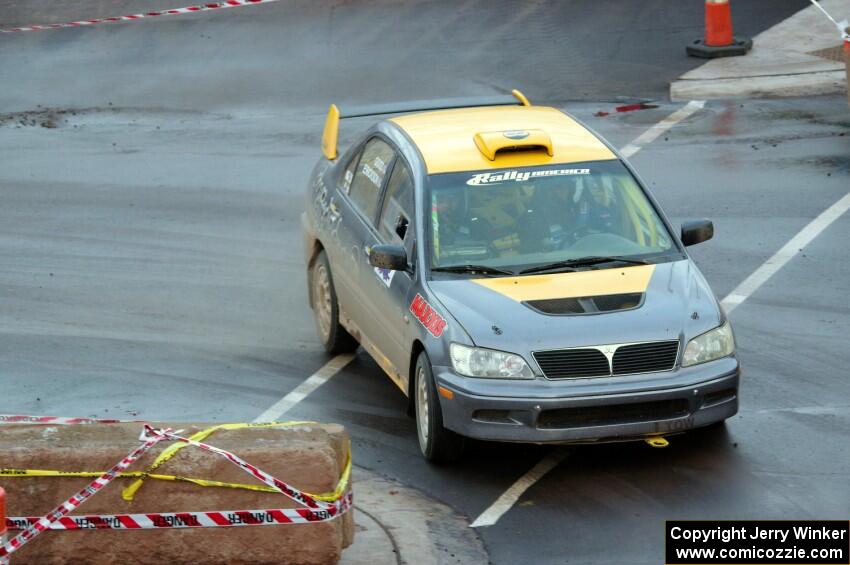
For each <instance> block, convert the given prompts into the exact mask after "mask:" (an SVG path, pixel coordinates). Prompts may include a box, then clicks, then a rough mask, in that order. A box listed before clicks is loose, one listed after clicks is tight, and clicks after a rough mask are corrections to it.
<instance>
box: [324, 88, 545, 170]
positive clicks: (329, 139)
mask: <svg viewBox="0 0 850 565" xmlns="http://www.w3.org/2000/svg"><path fill="white" fill-rule="evenodd" d="M516 105H521V106H531V103H530V102H529V101H528V98H526V97H525V95H524V94H523V93H522V92H520V91H519V90H516V89H514V90H512V91H511V94H510V96H508V95H504V96H479V97H471V98H438V99H434V100H418V101H410V102H393V103H389V104H372V105H368V106H361V107H359V108H353V109H352V111H350V112H346V113H345V114H342V113H340V111H339V108H337V106H336V104H331V107H330V109H329V110H328V117H327V118H326V119H325V131H324V133H323V134H322V153H324V155H325V157H326V158H327V159H329V160H331V161H333V160H334V159H336V158H337V142H338V141H339V120H340V119H342V118H362V117H366V116H381V115H385V114H404V113H408V112H424V111H427V110H448V109H452V108H475V107H480V106H516Z"/></svg>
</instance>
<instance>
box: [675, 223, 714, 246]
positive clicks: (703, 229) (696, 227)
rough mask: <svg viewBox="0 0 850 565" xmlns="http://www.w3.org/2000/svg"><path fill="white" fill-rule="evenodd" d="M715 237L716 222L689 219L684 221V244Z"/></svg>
mask: <svg viewBox="0 0 850 565" xmlns="http://www.w3.org/2000/svg"><path fill="white" fill-rule="evenodd" d="M712 237H714V224H713V223H712V222H711V220H706V219H702V220H689V221H687V222H682V245H684V246H685V247H687V246H688V245H696V244H697V243H702V242H703V241H708V240H709V239H711V238H712Z"/></svg>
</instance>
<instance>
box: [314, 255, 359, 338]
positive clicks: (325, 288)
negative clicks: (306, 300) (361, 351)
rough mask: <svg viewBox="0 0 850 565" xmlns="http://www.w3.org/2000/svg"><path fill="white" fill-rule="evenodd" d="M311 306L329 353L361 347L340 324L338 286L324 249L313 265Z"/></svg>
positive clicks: (317, 328) (320, 335)
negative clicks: (336, 287) (335, 284)
mask: <svg viewBox="0 0 850 565" xmlns="http://www.w3.org/2000/svg"><path fill="white" fill-rule="evenodd" d="M309 283H310V306H312V308H313V318H314V319H315V321H316V333H317V334H319V341H321V342H322V345H323V346H324V347H325V350H326V351H327V352H328V353H331V354H333V355H336V354H338V353H348V352H351V351H354V350H355V349H357V345H358V344H357V340H356V339H354V338H353V337H352V336H351V334H350V333H348V331H346V329H345V328H343V327H342V326H341V325H340V323H339V302H338V301H337V297H336V289H335V288H334V282H333V275H332V274H331V265H330V263H329V262H328V257H327V255H325V252H324V251H320V252H319V254H318V255H317V256H316V259H315V260H314V261H313V265H312V267H310V277H309Z"/></svg>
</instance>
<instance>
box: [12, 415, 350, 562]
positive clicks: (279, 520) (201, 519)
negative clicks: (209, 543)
mask: <svg viewBox="0 0 850 565" xmlns="http://www.w3.org/2000/svg"><path fill="white" fill-rule="evenodd" d="M54 419H55V420H57V419H60V418H54ZM66 420H79V418H66ZM139 439H140V441H142V442H143V443H142V445H140V446H139V447H137V448H136V449H135V450H133V451H132V452H131V453H130V454H129V455H127V457H125V458H124V459H122V460H121V462H119V463H118V464H116V465H115V466H114V467H112V469H110V470H109V471H107V472H106V473H104V474H103V475H101V476H100V477H98V478H97V479H95V480H94V481H92V483H91V484H89V485H88V486H87V487H86V488H84V489H83V490H81V491H80V492H78V493H77V494H75V495H74V496H72V497H71V498H69V499H68V500H66V501H65V502H63V503H62V504H60V505H59V506H58V507H56V508H55V509H54V510H52V511H51V512H49V513H48V514H47V515H46V516H44V517H41V518H38V517H9V518H7V519H6V524H7V526H8V527H9V529H11V530H23V531H22V532H21V533H20V534H18V535H17V536H16V537H15V538H13V539H12V540H10V541H9V542H7V543H5V544H3V545H0V560H1V559H3V558H6V557H7V556H9V555H11V554H12V553H14V552H15V551H17V550H18V549H20V548H21V547H22V546H23V545H24V544H26V543H27V542H29V541H31V540H32V539H33V538H34V537H36V536H37V535H39V534H41V533H42V532H44V531H47V530H82V529H114V530H137V529H158V528H209V527H232V526H268V525H274V524H293V523H294V524H305V523H312V522H324V521H327V520H333V519H334V518H337V517H338V516H341V515H342V514H344V513H345V512H347V511H348V510H349V509H350V508H351V504H352V502H351V501H352V495H351V492H350V491H349V492H347V493H345V494H344V495H342V496H340V498H338V499H337V500H335V501H333V502H325V501H323V500H319V499H317V498H315V497H313V496H311V495H309V494H307V493H306V492H303V491H300V490H298V489H296V488H294V487H292V486H290V485H288V484H287V483H285V482H283V481H281V480H279V479H276V478H275V477H273V476H271V475H269V474H268V473H266V472H265V471H262V470H260V469H259V468H257V467H255V466H254V465H251V464H250V463H248V462H247V461H245V460H244V459H242V458H241V457H239V456H237V455H234V454H233V453H231V452H229V451H225V450H223V449H219V448H217V447H213V446H211V445H208V444H206V443H203V442H199V441H194V440H192V439H189V438H185V437H183V436H180V435H178V434H177V433H175V432H172V431H171V430H170V429H164V430H156V429H154V428H153V427H151V426H150V425H149V424H145V425H144V431H143V432H142V435H141V437H140V438H139ZM160 441H179V442H183V443H186V444H188V445H192V446H195V447H198V448H200V449H203V450H205V451H209V452H212V453H215V454H217V455H220V456H221V457H224V458H225V459H227V460H228V461H230V462H231V463H233V464H234V465H236V466H237V467H239V468H240V469H242V470H243V471H245V472H246V473H248V474H249V475H252V476H254V477H256V478H257V479H259V480H260V481H262V482H263V483H265V484H267V485H268V486H270V487H272V488H274V489H275V490H277V491H278V492H280V493H281V494H283V495H285V496H287V497H288V498H290V499H292V500H293V501H295V502H297V503H299V504H301V505H302V506H305V507H306V508H279V509H271V510H232V511H215V512H173V513H156V514H109V515H100V516H94V515H93V516H68V514H69V513H70V512H72V511H74V510H76V509H77V508H78V507H79V506H80V505H81V504H82V503H83V502H85V501H86V500H87V499H88V498H89V497H91V496H92V495H94V494H96V493H97V492H98V491H100V490H101V489H102V488H103V487H105V486H106V485H108V484H109V483H111V482H112V481H113V480H114V479H115V478H116V477H117V476H118V474H119V473H121V472H122V471H124V470H125V469H126V468H127V467H129V466H130V465H131V464H132V463H133V462H134V461H136V460H137V459H138V458H139V457H141V456H142V454H144V453H145V452H146V451H148V450H149V449H150V448H151V447H153V446H154V445H156V444H157V443H159V442H160Z"/></svg>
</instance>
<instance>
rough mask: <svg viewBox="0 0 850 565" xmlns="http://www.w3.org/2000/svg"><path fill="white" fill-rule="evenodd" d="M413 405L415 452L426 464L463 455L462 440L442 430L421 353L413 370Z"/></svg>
mask: <svg viewBox="0 0 850 565" xmlns="http://www.w3.org/2000/svg"><path fill="white" fill-rule="evenodd" d="M413 374H414V378H415V379H416V382H414V387H413V394H414V399H413V404H414V406H415V411H416V432H417V435H418V436H419V449H420V451H422V455H423V456H424V457H425V459H427V460H428V461H431V462H433V463H447V462H450V461H456V460H457V459H459V458H460V456H461V455H462V454H463V447H464V439H463V436H460V435H458V434H456V433H454V432H453V431H451V430H448V429H446V428H444V427H443V412H442V409H441V408H440V400H439V399H438V398H437V387H436V385H435V384H434V375H433V373H432V372H431V362H430V361H429V360H428V355H426V354H425V352H424V351H423V352H422V353H420V354H419V358H418V359H417V360H416V369H415V370H414V373H413Z"/></svg>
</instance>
